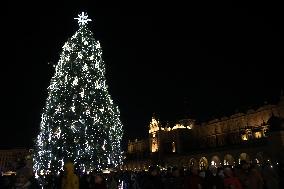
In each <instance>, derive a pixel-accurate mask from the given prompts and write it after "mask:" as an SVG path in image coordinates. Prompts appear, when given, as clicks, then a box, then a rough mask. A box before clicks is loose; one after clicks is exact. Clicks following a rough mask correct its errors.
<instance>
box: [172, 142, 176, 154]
mask: <svg viewBox="0 0 284 189" xmlns="http://www.w3.org/2000/svg"><path fill="white" fill-rule="evenodd" d="M172 152H176V144H175V142H172Z"/></svg>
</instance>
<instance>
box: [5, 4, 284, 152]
mask: <svg viewBox="0 0 284 189" xmlns="http://www.w3.org/2000/svg"><path fill="white" fill-rule="evenodd" d="M4 9H5V10H6V12H4V14H3V16H2V17H1V31H2V35H1V46H2V48H1V49H2V52H1V54H2V55H1V67H2V69H1V81H2V82H1V88H2V89H1V109H2V111H1V132H0V133H1V136H0V148H15V147H32V145H33V141H32V140H33V138H35V137H36V135H37V133H38V131H39V123H40V116H41V110H42V108H43V107H44V105H45V99H46V97H47V87H48V86H49V81H50V79H51V77H52V76H53V74H54V68H53V66H52V64H56V63H57V61H58V59H59V56H60V52H61V49H62V46H63V44H64V42H65V41H66V40H67V39H68V38H69V37H71V36H72V35H73V34H74V33H75V31H76V30H77V29H78V25H77V22H76V20H74V19H73V18H74V17H77V14H78V13H79V12H81V11H87V12H88V15H89V17H90V18H91V19H92V20H93V21H92V22H91V23H90V24H89V27H90V28H91V30H92V31H93V33H94V34H95V38H96V39H97V40H100V42H101V46H102V48H103V57H104V61H105V63H106V68H107V70H106V71H107V73H106V74H107V83H108V85H109V91H110V94H111V96H112V98H113V99H114V101H115V103H116V104H118V106H119V108H120V111H121V119H122V122H123V124H124V130H125V135H124V136H125V141H127V140H128V139H135V138H143V137H146V136H147V129H148V125H149V122H150V120H151V116H152V114H153V113H156V114H157V115H158V117H159V118H160V119H161V120H162V121H171V122H175V121H176V120H178V119H181V118H194V119H197V120H200V121H204V120H208V119H212V118H214V117H215V118H218V117H220V116H222V115H230V114H232V113H234V112H235V111H244V110H246V109H247V108H249V107H252V108H253V107H257V106H260V105H262V104H263V103H264V102H265V101H267V102H275V101H276V100H277V99H278V97H279V95H280V91H281V88H283V69H282V66H281V64H283V52H284V51H283V50H284V31H283V22H284V19H283V18H284V17H283V16H284V15H283V8H282V7H281V6H280V5H279V6H278V5H276V4H273V5H269V4H267V2H266V4H265V5H262V4H259V5H257V4H254V5H237V4H232V3H227V4H216V2H214V3H211V4H205V3H202V4H191V5H178V4H173V3H172V4H169V5H163V6H162V5H159V6H156V5H153V4H146V3H145V5H134V4H126V3H125V4H123V3H121V4H119V5H112V6H102V5H99V4H96V3H81V4H68V3H66V4H65V5H64V6H59V5H58V4H41V5H36V4H31V5H28V4H22V5H21V4H13V5H10V6H9V5H8V6H7V8H6V7H4ZM3 32H4V33H3Z"/></svg>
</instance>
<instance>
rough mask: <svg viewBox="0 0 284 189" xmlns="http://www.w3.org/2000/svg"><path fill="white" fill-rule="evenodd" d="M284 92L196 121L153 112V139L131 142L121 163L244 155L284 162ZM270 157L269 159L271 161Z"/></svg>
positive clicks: (202, 162)
mask: <svg viewBox="0 0 284 189" xmlns="http://www.w3.org/2000/svg"><path fill="white" fill-rule="evenodd" d="M283 120H284V97H283V96H281V98H280V101H279V102H278V103H277V104H267V105H264V106H262V107H259V108H258V109H255V110H253V109H250V110H248V111H246V112H244V113H236V114H233V115H231V116H230V117H222V118H220V119H214V120H210V121H208V122H202V123H197V122H196V121H195V120H193V119H184V120H180V121H179V122H178V123H176V124H172V125H169V124H166V125H163V124H161V123H160V121H159V120H158V119H157V118H156V117H155V116H153V118H152V120H151V122H150V124H149V138H148V139H143V140H137V139H136V140H135V141H129V143H128V152H127V158H126V159H125V162H124V166H123V168H127V169H134V168H135V169H143V168H145V167H147V166H149V165H151V164H158V165H161V166H164V167H167V166H192V165H197V166H199V168H200V169H203V168H207V167H208V165H209V164H212V165H215V166H222V165H230V166H234V165H235V164H237V163H239V162H240V160H242V159H243V160H246V161H255V162H256V163H262V162H263V161H266V160H267V159H270V160H273V161H274V162H277V163H278V162H280V161H284V121H283ZM270 162H271V161H270Z"/></svg>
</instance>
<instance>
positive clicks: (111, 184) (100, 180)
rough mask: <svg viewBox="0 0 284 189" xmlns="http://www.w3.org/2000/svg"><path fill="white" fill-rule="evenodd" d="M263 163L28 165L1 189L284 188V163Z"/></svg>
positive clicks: (3, 179) (2, 185) (2, 180)
mask: <svg viewBox="0 0 284 189" xmlns="http://www.w3.org/2000/svg"><path fill="white" fill-rule="evenodd" d="M280 167H281V166H277V167H273V166H272V165H270V164H265V165H262V166H259V165H253V164H250V163H248V162H246V161H241V163H240V165H237V166H235V167H233V168H232V167H230V166H227V167H218V168H217V167H216V166H213V165H211V166H209V167H208V169H207V170H200V169H199V167H196V166H191V167H190V168H189V169H186V170H185V169H184V168H182V169H181V168H177V167H171V168H168V169H167V170H160V169H159V167H157V166H151V167H150V168H149V170H148V171H117V172H110V173H107V174H106V173H102V172H91V173H90V174H83V175H79V174H76V173H75V172H74V166H73V164H72V163H70V162H69V163H66V164H65V171H64V172H62V173H61V174H60V175H56V176H52V175H48V176H46V177H45V180H44V182H42V183H41V185H40V184H39V182H38V180H37V179H35V178H34V176H32V175H31V173H30V172H29V171H27V170H25V169H20V170H19V171H17V174H16V175H12V176H6V177H4V176H2V177H1V181H0V182H1V183H0V188H1V189H8V188H9V189H38V188H46V189H281V188H284V185H283V179H284V175H283V167H282V168H280Z"/></svg>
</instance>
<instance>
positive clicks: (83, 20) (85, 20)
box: [74, 12, 92, 26]
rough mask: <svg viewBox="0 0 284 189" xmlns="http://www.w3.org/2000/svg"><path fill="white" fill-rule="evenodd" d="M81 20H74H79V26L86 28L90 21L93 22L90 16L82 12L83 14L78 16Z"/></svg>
mask: <svg viewBox="0 0 284 189" xmlns="http://www.w3.org/2000/svg"><path fill="white" fill-rule="evenodd" d="M78 16H79V18H74V19H75V20H78V24H79V26H84V25H85V24H87V23H88V22H89V21H92V20H91V19H89V18H88V15H87V14H85V13H84V12H82V13H81V14H78Z"/></svg>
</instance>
